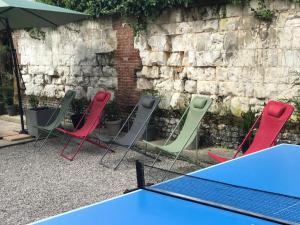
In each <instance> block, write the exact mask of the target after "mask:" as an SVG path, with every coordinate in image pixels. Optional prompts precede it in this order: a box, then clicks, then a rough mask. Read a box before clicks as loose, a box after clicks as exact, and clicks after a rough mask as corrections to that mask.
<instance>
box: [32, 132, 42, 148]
mask: <svg viewBox="0 0 300 225" xmlns="http://www.w3.org/2000/svg"><path fill="white" fill-rule="evenodd" d="M41 135H42V134H41V133H40V134H39V135H38V136H37V137H35V141H34V144H33V147H36V145H37V142H38V141H39V140H40V137H41Z"/></svg>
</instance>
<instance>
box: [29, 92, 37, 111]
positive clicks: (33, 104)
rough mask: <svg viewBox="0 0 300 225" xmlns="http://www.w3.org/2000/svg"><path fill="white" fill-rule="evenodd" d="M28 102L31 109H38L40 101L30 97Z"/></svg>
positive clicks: (32, 96)
mask: <svg viewBox="0 0 300 225" xmlns="http://www.w3.org/2000/svg"><path fill="white" fill-rule="evenodd" d="M28 101H29V105H30V107H31V108H32V109H34V110H36V109H37V108H38V106H39V103H40V101H39V99H38V97H37V96H35V95H30V96H29V99H28Z"/></svg>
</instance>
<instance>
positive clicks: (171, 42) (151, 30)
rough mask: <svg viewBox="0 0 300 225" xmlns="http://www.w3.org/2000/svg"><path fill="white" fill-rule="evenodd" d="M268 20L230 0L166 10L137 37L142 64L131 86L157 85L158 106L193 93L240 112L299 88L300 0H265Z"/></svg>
mask: <svg viewBox="0 0 300 225" xmlns="http://www.w3.org/2000/svg"><path fill="white" fill-rule="evenodd" d="M269 5H270V8H271V9H274V10H275V12H276V13H275V18H274V20H273V22H271V23H265V22H262V21H260V20H257V19H256V18H255V16H254V12H253V11H252V10H251V8H250V7H252V8H257V5H256V1H251V2H250V7H247V6H246V7H245V8H241V7H238V6H233V5H226V6H221V7H219V8H217V7H201V8H193V9H176V10H175V9H174V10H170V11H166V12H165V13H163V15H162V16H160V17H159V18H158V19H157V20H156V21H154V22H152V23H151V24H150V25H149V26H148V30H147V32H146V33H144V34H143V35H140V36H138V37H136V39H135V47H136V48H137V49H139V51H140V57H141V59H142V65H143V68H142V70H141V71H140V72H139V73H137V77H138V80H137V87H138V88H139V89H141V90H143V89H155V90H157V91H158V92H159V94H160V95H161V97H162V99H163V101H162V104H161V107H162V108H172V109H173V108H180V107H182V106H184V105H185V104H186V103H187V102H189V100H190V98H191V96H193V95H206V96H210V97H212V98H213V99H215V100H217V99H218V100H220V99H221V103H222V107H219V105H220V104H216V103H217V101H214V102H215V104H214V105H213V107H212V109H211V111H214V112H219V111H220V110H225V111H231V113H233V114H234V115H237V116H239V115H240V114H241V112H242V111H247V110H248V108H249V106H252V107H253V108H254V109H261V108H262V107H263V105H264V103H265V102H266V101H268V100H269V99H282V98H290V97H293V96H298V95H299V85H300V82H299V78H300V64H299V62H300V41H299V38H300V8H299V5H297V4H296V5H295V4H294V3H291V2H290V1H283V0H276V1H271V3H270V4H269Z"/></svg>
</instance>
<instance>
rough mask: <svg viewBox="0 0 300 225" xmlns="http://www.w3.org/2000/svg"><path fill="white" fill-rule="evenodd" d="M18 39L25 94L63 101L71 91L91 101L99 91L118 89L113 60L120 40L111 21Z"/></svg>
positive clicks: (22, 34)
mask: <svg viewBox="0 0 300 225" xmlns="http://www.w3.org/2000/svg"><path fill="white" fill-rule="evenodd" d="M37 34H39V35H37ZM16 36H18V38H17V40H16V42H17V46H18V53H19V56H20V59H19V61H20V65H21V68H22V76H23V79H24V82H25V85H26V93H25V94H26V95H31V94H33V95H37V96H40V97H49V98H60V97H62V96H63V95H64V93H65V92H66V91H67V90H70V89H72V90H75V91H76V93H77V97H87V98H88V99H90V98H91V97H92V96H93V95H94V94H95V92H97V91H98V90H102V89H106V90H109V91H111V92H112V93H114V91H115V89H116V88H117V85H118V82H117V71H116V69H115V68H114V67H113V61H112V60H113V51H114V50H115V49H116V48H117V39H116V31H115V30H114V29H113V26H112V19H111V18H107V19H100V20H96V21H84V22H82V23H79V24H69V25H66V26H61V27H58V28H57V29H52V28H46V29H41V31H39V32H36V33H32V32H27V31H20V32H17V34H16Z"/></svg>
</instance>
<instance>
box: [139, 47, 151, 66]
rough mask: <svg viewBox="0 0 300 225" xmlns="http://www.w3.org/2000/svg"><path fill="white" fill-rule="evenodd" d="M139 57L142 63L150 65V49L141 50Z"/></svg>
mask: <svg viewBox="0 0 300 225" xmlns="http://www.w3.org/2000/svg"><path fill="white" fill-rule="evenodd" d="M140 57H141V61H142V65H144V66H152V57H151V51H141V52H140Z"/></svg>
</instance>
